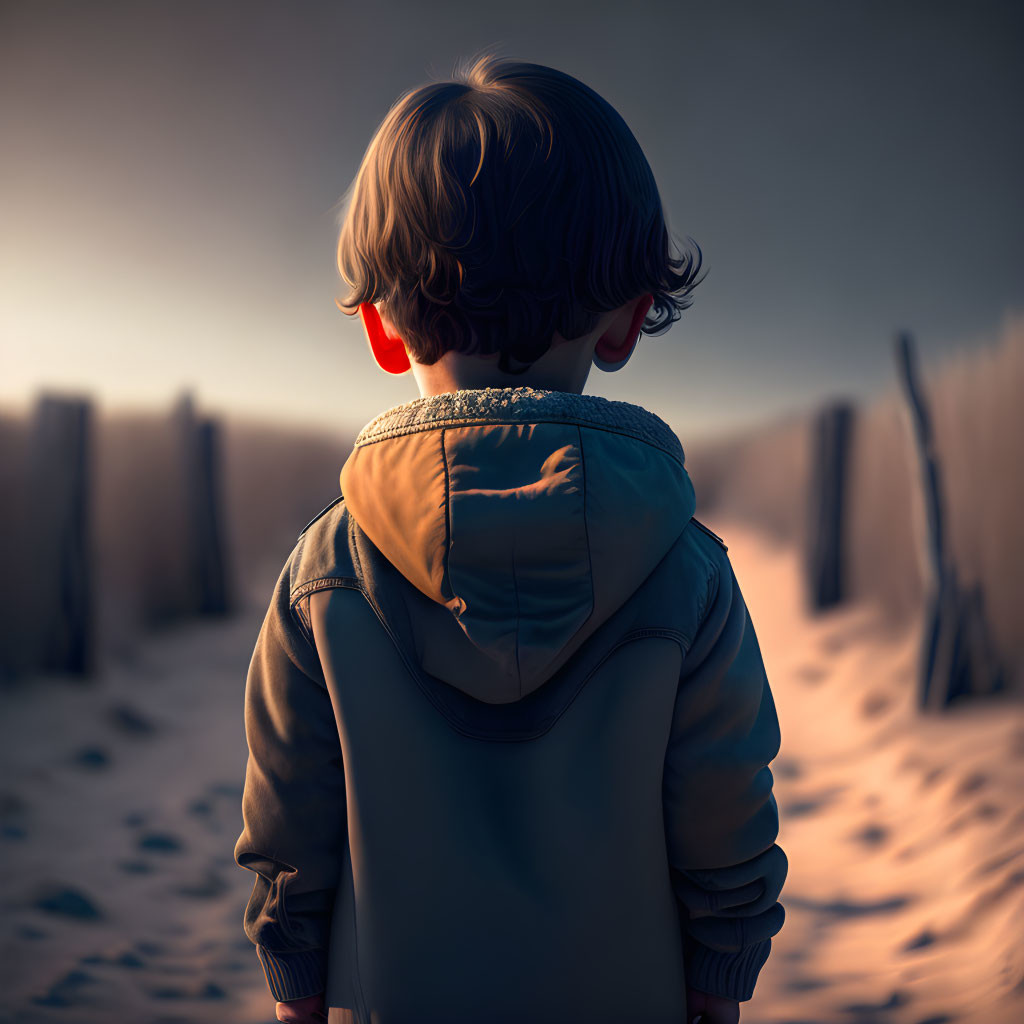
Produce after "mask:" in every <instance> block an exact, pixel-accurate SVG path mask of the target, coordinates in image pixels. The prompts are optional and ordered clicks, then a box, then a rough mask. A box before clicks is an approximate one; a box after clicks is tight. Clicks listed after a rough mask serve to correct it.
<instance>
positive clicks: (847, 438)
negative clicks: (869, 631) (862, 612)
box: [806, 402, 854, 610]
mask: <svg viewBox="0 0 1024 1024" xmlns="http://www.w3.org/2000/svg"><path fill="white" fill-rule="evenodd" d="M853 424H854V407H853V405H852V404H851V403H849V402H834V403H832V404H831V405H828V406H826V407H825V408H823V409H822V410H821V411H820V412H819V413H818V415H817V417H816V418H815V420H814V424H813V427H812V429H813V431H814V438H813V445H812V464H811V479H810V493H809V498H810V509H809V515H808V545H807V566H806V573H807V586H808V598H809V603H810V606H811V608H812V609H815V610H817V609H823V608H829V607H831V606H833V605H836V604H839V603H840V602H841V601H842V600H843V598H844V597H845V596H846V590H847V580H846V573H845V567H844V557H845V550H844V549H845V535H846V509H845V503H846V478H847V475H848V466H849V461H850V446H851V439H852V437H853Z"/></svg>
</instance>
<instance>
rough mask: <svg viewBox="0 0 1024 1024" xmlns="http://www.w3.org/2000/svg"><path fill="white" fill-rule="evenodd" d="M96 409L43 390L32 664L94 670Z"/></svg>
mask: <svg viewBox="0 0 1024 1024" xmlns="http://www.w3.org/2000/svg"><path fill="white" fill-rule="evenodd" d="M91 433H92V412H91V409H90V405H89V402H88V400H86V399H80V398H64V397H58V396H56V395H48V394H44V395H42V396H40V397H39V399H38V400H37V403H36V408H35V415H34V419H33V424H32V435H31V441H30V455H29V460H30V471H29V472H30V477H31V484H30V493H31V501H30V506H29V522H30V524H31V526H30V528H29V531H28V533H29V536H30V537H31V540H32V548H31V552H32V554H31V563H32V564H31V568H32V591H33V595H32V598H33V605H34V607H33V615H32V618H31V620H30V623H29V629H30V632H31V634H32V640H31V641H30V643H31V645H32V647H33V648H34V650H33V651H32V654H33V655H34V656H33V657H32V659H31V660H32V662H33V665H32V667H34V668H36V669H38V670H41V671H44V672H66V673H70V674H73V675H79V676H84V675H88V674H89V673H91V672H92V671H93V669H94V653H95V650H94V648H95V642H94V636H93V628H94V616H93V606H92V599H93V593H92V586H93V559H92V549H91V525H92V524H91V514H90V512H91V509H90V484H91V465H90V463H91V452H90V446H91V445H90V442H91Z"/></svg>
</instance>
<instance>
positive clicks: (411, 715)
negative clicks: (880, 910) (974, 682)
mask: <svg viewBox="0 0 1024 1024" xmlns="http://www.w3.org/2000/svg"><path fill="white" fill-rule="evenodd" d="M338 263H339V268H340V270H341V273H342V275H343V276H344V278H345V280H346V281H347V282H348V284H349V285H350V286H351V292H350V294H349V295H348V297H347V301H346V302H344V303H340V304H339V305H340V307H341V308H342V309H343V311H345V312H347V313H350V314H351V315H354V314H355V312H357V311H358V312H359V314H360V315H361V317H362V322H363V325H364V328H365V331H366V335H367V339H368V341H369V346H370V349H371V351H372V353H373V356H374V358H375V359H376V361H377V363H378V364H379V365H380V366H381V368H383V369H384V370H386V371H388V372H389V373H404V372H408V371H409V370H411V371H412V374H413V376H414V377H415V379H416V382H417V384H418V385H419V389H420V392H421V397H420V398H417V399H414V400H412V401H409V402H406V403H404V404H402V405H398V406H396V407H394V408H391V409H388V410H387V411H385V412H383V413H382V414H380V415H379V416H377V417H376V418H375V419H373V420H372V421H371V422H370V423H368V424H367V425H366V426H365V427H364V428H363V429H362V430H361V431H360V433H359V435H358V437H357V439H356V441H355V445H354V447H353V450H352V453H351V455H350V456H349V457H348V459H347V461H346V462H345V464H344V466H343V468H342V471H341V481H340V482H341V492H342V493H341V495H339V496H338V498H337V499H335V501H334V502H332V504H331V505H329V506H328V507H327V508H326V509H324V510H323V512H321V513H320V514H319V515H318V516H317V517H316V518H315V519H314V520H313V521H312V522H311V523H310V524H309V525H308V526H307V527H306V528H305V530H303V531H302V533H301V534H300V535H299V539H298V543H297V544H296V545H295V548H294V550H293V551H292V553H291V554H290V556H289V557H288V559H287V562H286V564H285V566H284V569H283V571H282V572H281V575H280V578H279V580H278V583H277V587H276V589H275V591H274V595H273V598H272V600H271V603H270V607H269V610H268V612H267V616H266V619H265V621H264V623H263V627H262V630H261V632H260V635H259V638H258V640H257V643H256V648H255V651H254V653H253V658H252V662H251V664H250V666H249V674H248V680H247V685H246V698H245V724H246V734H247V738H248V743H249V753H250V756H249V763H248V769H247V772H246V780H245V795H244V799H243V813H244V830H243V832H242V834H241V836H240V837H239V839H238V843H237V845H236V848H235V857H236V860H237V861H238V863H239V864H240V865H242V866H243V867H246V868H248V869H250V870H252V871H254V872H256V874H257V878H256V881H255V886H254V888H253V892H252V897H251V899H250V901H249V905H248V908H247V910H246V913H245V931H246V934H247V935H248V936H249V938H250V939H251V940H252V941H253V942H254V943H255V944H256V951H257V953H258V955H259V958H260V960H261V962H262V964H263V966H264V969H265V972H266V976H267V981H268V984H269V987H270V991H271V993H272V995H273V996H274V998H275V999H276V1000H277V1001H278V1002H277V1013H278V1020H282V1021H302V1022H306V1021H323V1020H330V1021H332V1022H360V1024H370V1022H371V1021H372V1022H374V1024H426V1022H433V1021H437V1022H445V1024H457V1022H473V1024H498V1022H513V1021H515V1022H535V1024H541V1022H556V1021H557V1022H575V1021H587V1022H589V1024H597V1022H601V1021H608V1022H611V1021H629V1022H636V1024H661V1022H664V1024H669V1022H671V1024H680V1022H685V1021H691V1020H693V1019H694V1018H695V1017H697V1016H699V1015H703V1020H704V1024H718V1022H734V1021H738V1020H739V1002H740V1001H742V1000H747V999H750V998H751V996H752V994H753V990H754V985H755V982H756V979H757V975H758V973H759V971H760V969H761V967H762V965H763V964H764V962H765V961H766V959H767V957H768V954H769V951H770V948H771V936H773V935H775V934H776V933H778V931H779V929H780V928H781V927H782V924H783V919H784V912H783V908H782V905H781V904H780V903H779V902H778V897H779V894H780V892H781V889H782V884H783V881H784V879H785V876H786V870H787V862H786V857H785V855H784V854H783V852H782V850H781V849H780V848H779V846H778V845H777V844H776V843H775V839H776V837H777V835H778V810H777V807H776V803H775V798H774V795H773V793H772V782H773V780H772V773H771V770H770V769H769V768H768V765H769V762H771V760H772V759H773V758H774V757H775V755H776V754H777V752H778V749H779V744H780V734H779V725H778V720H777V718H776V713H775V705H774V702H773V699H772V693H771V690H770V688H769V685H768V680H767V678H766V677H765V672H764V665H763V663H762V659H761V654H760V651H759V649H758V644H757V639H756V637H755V634H754V629H753V626H752V625H751V622H750V617H749V615H748V613H747V610H746V607H745V605H744V602H743V598H742V596H741V594H740V591H739V588H738V586H737V583H736V580H735V577H734V575H733V573H732V569H731V567H730V563H729V558H728V556H727V554H726V548H725V546H724V545H723V544H722V543H721V541H720V540H719V539H718V538H717V537H716V536H715V535H714V534H713V533H711V531H709V530H708V529H706V528H705V527H703V526H702V525H701V524H700V523H698V522H697V521H696V520H695V519H694V518H693V512H694V508H695V501H694V492H693V487H692V485H691V483H690V480H689V477H688V475H687V473H686V470H685V469H684V468H683V451H682V448H681V446H680V443H679V440H678V438H677V437H676V436H675V434H674V433H673V432H672V430H671V429H670V428H669V427H668V426H667V424H666V423H665V422H664V421H663V420H661V419H659V418H658V417H657V416H655V415H654V414H653V413H651V412H648V411H647V410H646V409H644V408H642V407H640V406H638V405H633V404H630V403H626V402H612V401H607V400H605V399H602V398H598V397H595V396H587V395H584V394H583V393H582V392H583V387H584V385H585V382H586V379H587V375H588V370H589V369H590V366H591V364H596V365H597V366H598V367H600V368H601V369H604V370H617V369H621V368H622V367H623V366H624V365H625V363H626V361H627V360H628V359H629V357H630V355H631V354H632V352H633V350H634V347H635V346H636V344H637V342H638V340H639V337H640V335H641V333H646V334H659V333H662V332H663V331H664V330H666V329H667V328H668V327H669V326H670V325H671V323H673V322H674V321H675V320H676V319H678V318H679V315H680V311H681V310H682V309H684V308H685V307H686V306H687V305H689V302H690V291H691V290H692V288H693V287H694V285H695V284H696V283H697V280H698V278H697V272H698V270H699V267H700V250H699V249H696V248H695V251H694V253H692V254H689V253H688V254H687V255H686V256H685V257H682V258H673V257H671V256H670V250H669V240H668V233H667V228H666V225H665V220H664V216H663V211H662V206H661V201H660V198H659V196H658V191H657V188H656V185H655V183H654V179H653V176H652V174H651V171H650V168H649V166H648V164H647V161H646V159H645V158H644V155H643V153H642V151H641V150H640V147H639V145H638V144H637V142H636V140H635V138H634V137H633V135H632V134H631V132H630V131H629V129H628V127H627V126H626V124H625V123H624V122H623V120H622V119H621V117H619V115H618V114H617V113H616V112H615V111H614V110H613V109H612V107H611V106H610V105H609V104H608V103H606V102H605V101H604V100H602V99H601V98H600V97H599V96H598V95H597V94H596V93H594V92H593V91H592V90H591V89H589V88H588V87H587V86H585V85H583V84H582V83H581V82H579V81H577V80H576V79H574V78H572V77H570V76H569V75H566V74H563V73H561V72H559V71H556V70H553V69H552V68H548V67H543V66H540V65H536V64H526V63H519V62H514V61H510V60H501V59H499V58H497V57H495V56H494V55H492V54H486V55H484V56H483V57H480V58H479V59H477V60H476V61H475V62H474V63H472V65H471V66H469V67H468V68H466V69H464V70H461V71H459V72H457V75H456V80H455V81H451V82H436V83H431V84H428V85H425V86H423V87H422V88H419V89H416V90H412V91H410V92H408V93H406V94H405V95H404V96H403V97H401V98H400V99H399V101H398V102H397V103H396V104H395V106H394V107H393V108H392V110H391V111H390V112H389V114H388V116H387V117H386V119H385V120H384V122H383V123H382V125H381V126H380V128H379V130H378V132H377V134H376V136H375V137H374V139H373V141H372V143H371V145H370V147H369V149H368V150H367V152H366V155H365V157H364V159H363V162H362V166H361V167H360V169H359V173H358V175H357V177H356V179H355V182H354V185H353V191H352V195H351V201H350V203H349V206H348V209H347V212H346V215H345V219H344V221H343V225H342V230H341V237H340V241H339V250H338ZM328 1011H329V1015H328Z"/></svg>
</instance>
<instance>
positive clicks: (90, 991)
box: [0, 581, 273, 1024]
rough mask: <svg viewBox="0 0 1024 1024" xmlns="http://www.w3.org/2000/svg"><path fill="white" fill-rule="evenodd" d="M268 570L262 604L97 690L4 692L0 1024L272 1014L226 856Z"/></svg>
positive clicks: (243, 877) (164, 646) (178, 631)
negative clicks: (244, 711) (246, 694)
mask: <svg viewBox="0 0 1024 1024" xmlns="http://www.w3.org/2000/svg"><path fill="white" fill-rule="evenodd" d="M272 583H273V581H271V584H270V585H269V586H268V587H267V588H264V589H265V590H266V593H263V592H261V593H260V594H259V596H258V600H259V602H260V604H261V605H262V607H258V606H257V605H256V604H255V600H254V599H251V600H250V607H249V608H247V609H245V610H244V611H243V612H242V613H241V614H240V615H239V616H238V617H236V618H234V619H232V620H231V621H229V622H227V623H224V624H212V623H211V624H206V623H198V624H190V625H187V626H184V627H178V628H175V629H173V630H168V631H167V632H163V633H160V634H157V635H155V636H152V637H150V638H147V640H146V642H145V643H144V645H143V646H142V649H141V651H140V653H139V655H138V658H137V660H136V662H135V663H134V664H130V665H118V666H114V667H113V668H112V669H111V670H110V671H109V672H108V673H107V674H106V675H105V676H104V678H102V679H100V680H99V681H98V682H97V684H96V685H93V686H77V685H75V684H73V683H67V682H61V681H59V680H50V679H41V680H38V685H34V686H32V687H30V688H28V689H26V690H24V691H20V692H14V693H10V694H5V695H3V697H2V722H3V724H2V726H0V729H2V738H3V744H2V749H0V780H2V781H0V812H2V819H0V824H2V828H3V832H2V835H3V839H2V841H0V856H2V857H3V865H4V871H3V890H2V893H0V901H2V903H0V905H2V908H3V914H2V923H0V941H2V942H3V950H2V956H0V991H2V992H3V993H4V995H3V999H2V1000H0V1006H2V1009H0V1021H3V1022H7V1021H10V1022H12V1024H13V1022H14V1021H18V1022H19V1024H20V1022H27V1021H32V1022H36V1021H38V1022H40V1024H46V1022H50V1021H64V1022H68V1021H75V1022H78V1021H81V1022H87V1021H88V1022H92V1021H97V1022H98V1021H104V1022H108V1021H109V1022H120V1021H129V1020H131V1021H139V1022H153V1024H158V1022H160V1024H172V1022H180V1021H203V1022H212V1021H217V1022H226V1024H234V1022H238V1024H242V1022H257V1021H266V1020H272V1019H273V1003H272V1001H270V1000H269V996H268V993H267V990H266V985H265V983H264V981H263V975H262V972H261V970H260V968H259V964H258V962H257V960H256V957H255V954H254V951H253V946H252V945H251V944H250V943H249V941H248V939H246V937H245V935H244V933H243V932H242V928H241V917H242V912H243V910H244V907H245V904H246V901H247V899H248V896H249V892H250V891H251V889H252V878H253V876H252V875H250V874H249V873H248V872H246V871H243V870H242V869H241V868H239V867H238V866H237V865H236V864H235V863H234V860H233V858H232V848H233V845H234V841H235V839H236V838H237V836H238V833H239V832H240V831H241V809H240V797H241V780H242V777H243V773H244V769H245V756H246V747H245V738H244V730H243V724H242V717H241V709H242V696H243V691H244V685H245V672H246V668H247V666H248V662H249V657H250V655H251V653H252V646H253V643H254V641H255V638H256V635H257V633H258V631H259V626H260V622H261V621H262V618H263V613H264V611H265V610H266V601H268V600H269V594H270V586H272ZM133 716H134V717H133ZM147 726H148V727H149V729H147ZM150 730H151V731H150ZM83 900H84V901H87V902H83Z"/></svg>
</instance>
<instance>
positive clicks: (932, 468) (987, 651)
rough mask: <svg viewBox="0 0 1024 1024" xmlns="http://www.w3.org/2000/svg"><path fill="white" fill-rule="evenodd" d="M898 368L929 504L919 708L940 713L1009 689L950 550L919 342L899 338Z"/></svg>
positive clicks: (980, 608) (979, 597) (977, 598)
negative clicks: (975, 697)
mask: <svg viewBox="0 0 1024 1024" xmlns="http://www.w3.org/2000/svg"><path fill="white" fill-rule="evenodd" d="M896 365H897V371H898V373H899V378H900V383H901V385H902V387H903V393H904V398H905V400H906V403H907V410H908V413H909V416H910V423H911V428H912V431H913V436H914V445H915V449H916V452H917V460H918V465H919V467H920V471H921V488H922V497H923V500H924V509H925V522H926V529H927V535H926V538H925V540H924V559H923V561H924V564H925V571H926V574H927V576H928V579H927V581H926V591H927V598H926V610H925V615H926V619H925V630H924V643H923V647H922V650H921V659H920V669H919V672H920V676H919V682H918V705H919V707H921V708H922V709H923V708H935V709H938V710H942V709H945V708H947V707H949V705H950V704H952V703H953V702H954V701H955V700H957V699H958V698H963V697H965V696H969V695H977V694H982V693H996V692H999V691H1001V690H1002V689H1004V686H1005V679H1004V677H1003V672H1002V668H1001V666H1000V665H999V663H998V659H997V657H996V654H995V650H994V647H993V645H992V641H991V634H990V631H989V628H988V622H987V620H986V618H985V611H984V596H983V594H982V591H981V587H980V586H979V585H976V586H974V587H972V588H971V589H970V590H968V591H965V590H964V589H963V588H962V587H961V586H960V584H959V581H958V577H957V571H956V566H955V565H954V564H953V559H952V557H951V555H950V553H949V551H948V550H947V544H946V513H945V509H946V506H945V499H944V495H943V491H942V476H941V473H940V468H939V460H938V454H937V452H936V450H935V435H934V431H933V428H932V419H931V414H930V412H929V409H928V402H927V399H926V397H925V394H924V392H923V390H922V388H921V384H920V380H919V373H918V366H917V353H916V351H915V348H914V339H913V338H912V337H911V335H910V334H909V333H908V332H907V331H902V332H901V333H900V334H898V335H897V337H896Z"/></svg>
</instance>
